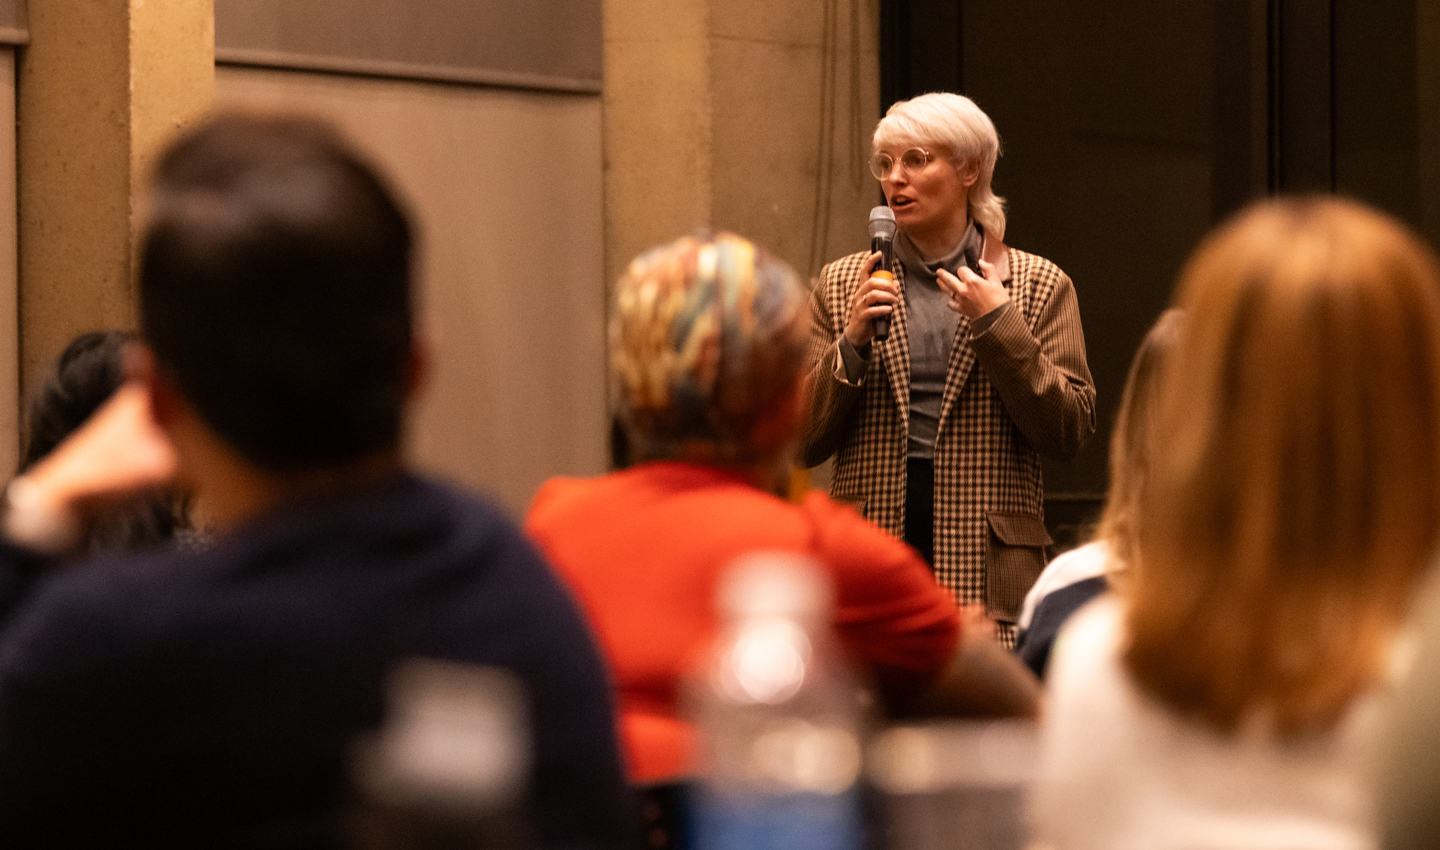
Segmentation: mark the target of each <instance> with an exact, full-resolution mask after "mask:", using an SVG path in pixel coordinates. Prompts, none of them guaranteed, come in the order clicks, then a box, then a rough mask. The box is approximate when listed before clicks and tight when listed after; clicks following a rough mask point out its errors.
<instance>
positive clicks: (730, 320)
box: [610, 233, 805, 460]
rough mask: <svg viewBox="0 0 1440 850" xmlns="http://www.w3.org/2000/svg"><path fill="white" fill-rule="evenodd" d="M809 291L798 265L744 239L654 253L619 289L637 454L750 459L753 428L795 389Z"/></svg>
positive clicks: (619, 333) (622, 388)
mask: <svg viewBox="0 0 1440 850" xmlns="http://www.w3.org/2000/svg"><path fill="white" fill-rule="evenodd" d="M804 303H805V289H804V287H803V286H802V285H801V283H800V280H799V278H798V277H797V276H796V275H795V272H793V271H792V270H791V269H790V267H789V266H787V265H785V264H784V263H783V262H780V261H779V260H776V259H774V258H773V257H771V256H769V255H768V254H766V253H765V252H764V251H762V250H760V249H758V248H756V247H755V246H754V245H753V244H752V243H750V242H749V241H748V240H746V239H743V238H741V237H739V236H736V235H735V234H733V233H717V234H714V235H711V234H708V233H701V234H697V235H696V236H687V237H685V238H683V239H679V240H677V241H675V242H672V243H671V244H669V245H665V246H662V247H659V248H655V249H652V250H650V251H648V252H646V253H644V254H642V255H640V256H639V257H637V258H636V259H635V260H634V261H633V262H632V263H631V264H630V268H629V270H627V271H626V273H625V275H624V277H622V278H621V279H620V282H619V283H618V284H617V286H616V290H615V305H614V309H613V311H612V313H611V319H610V363H611V375H612V378H613V386H614V391H615V393H616V400H615V408H616V410H617V412H618V414H619V416H620V419H621V421H622V422H623V423H624V424H625V427H626V431H627V432H628V434H629V436H630V439H631V441H632V443H633V444H634V448H635V450H636V453H637V455H639V456H641V457H645V458H658V457H676V456H678V455H679V454H680V453H681V452H683V451H685V450H686V449H687V447H690V446H693V445H696V444H708V446H709V447H711V448H713V449H717V450H718V454H719V456H720V457H722V458H724V459H728V460H739V459H743V458H745V457H747V456H748V455H749V454H750V453H751V449H752V448H753V447H751V446H749V445H748V443H747V441H748V438H749V437H750V435H751V431H752V429H753V426H754V425H755V424H756V423H757V422H758V421H759V420H760V419H761V418H762V417H763V416H764V414H765V413H766V412H768V411H769V410H770V409H771V407H772V406H773V405H774V404H775V403H778V402H779V401H780V400H781V398H782V395H783V394H784V393H785V392H786V391H788V390H789V389H790V388H791V387H793V382H794V379H795V377H796V374H797V373H798V371H799V370H800V368H801V366H802V360H803V357H804V331H805V326H804V325H802V324H800V323H799V318H800V316H801V315H803V308H804Z"/></svg>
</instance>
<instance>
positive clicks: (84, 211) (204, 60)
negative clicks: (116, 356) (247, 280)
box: [17, 0, 215, 391]
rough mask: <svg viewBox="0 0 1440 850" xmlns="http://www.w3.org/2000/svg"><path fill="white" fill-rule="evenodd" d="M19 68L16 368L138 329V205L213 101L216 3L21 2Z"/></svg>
mask: <svg viewBox="0 0 1440 850" xmlns="http://www.w3.org/2000/svg"><path fill="white" fill-rule="evenodd" d="M28 12H29V26H30V44H29V45H28V47H26V49H25V50H24V51H22V53H21V67H20V73H19V95H18V104H17V108H18V113H19V119H20V121H19V134H18V140H17V148H18V158H19V179H18V184H19V207H20V214H19V231H20V234H19V235H20V344H21V358H20V362H21V375H22V382H23V384H24V385H25V387H26V389H27V391H28V388H29V385H30V384H33V382H34V381H36V380H37V379H39V378H40V377H41V376H43V375H44V374H45V371H46V370H47V369H48V368H49V365H50V363H51V362H52V361H53V359H54V358H55V356H56V355H57V354H59V352H60V351H61V349H63V348H64V346H65V344H66V343H67V342H69V340H70V339H71V338H73V337H74V336H76V335H77V334H79V333H83V332H85V331H89V330H98V329H106V328H127V327H133V326H134V324H135V316H136V299H135V288H134V283H133V274H132V267H133V264H134V262H135V240H136V235H137V232H138V227H139V225H140V223H141V222H140V217H139V203H138V202H139V201H140V200H141V199H142V198H143V190H144V187H145V182H146V179H147V176H148V174H147V172H148V169H149V168H150V166H151V165H152V163H153V161H154V158H155V156H156V154H157V152H158V151H159V150H160V149H162V148H163V146H164V145H165V143H166V142H168V141H169V139H170V138H171V137H172V136H173V135H174V134H175V133H176V132H177V131H178V130H179V129H180V128H182V127H184V126H186V125H188V124H190V123H192V122H194V121H196V120H197V119H199V118H200V117H202V116H203V115H204V114H205V113H206V112H207V111H208V110H209V109H210V105H211V102H212V100H213V97H214V87H215V34H214V33H215V27H214V6H213V2H212V0H29V2H28Z"/></svg>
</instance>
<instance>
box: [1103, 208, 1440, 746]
mask: <svg viewBox="0 0 1440 850" xmlns="http://www.w3.org/2000/svg"><path fill="white" fill-rule="evenodd" d="M1177 303H1178V305H1179V306H1180V307H1181V308H1182V309H1184V311H1185V314H1186V321H1185V327H1184V330H1183V331H1182V334H1181V339H1180V340H1179V345H1178V347H1177V349H1176V351H1175V352H1174V356H1173V357H1171V358H1169V359H1168V360H1167V363H1166V368H1165V375H1164V380H1163V385H1162V390H1161V397H1160V405H1159V410H1158V412H1157V417H1158V419H1157V425H1158V427H1159V428H1160V429H1161V431H1160V433H1163V434H1164V435H1165V443H1164V449H1163V451H1160V452H1157V453H1156V456H1155V457H1153V458H1152V459H1151V460H1152V464H1151V469H1150V475H1149V478H1148V480H1147V484H1146V497H1145V498H1144V499H1143V500H1142V501H1141V503H1140V505H1139V507H1138V509H1137V511H1136V514H1135V522H1136V529H1137V531H1138V535H1137V537H1136V544H1137V551H1136V553H1135V557H1134V559H1133V564H1132V567H1133V571H1132V575H1131V577H1130V581H1129V583H1128V587H1127V592H1126V597H1127V613H1126V625H1127V636H1128V643H1127V644H1126V646H1125V650H1124V663H1125V666H1126V667H1127V669H1128V670H1129V672H1130V673H1131V674H1132V676H1133V678H1134V679H1135V680H1136V682H1137V683H1138V684H1139V686H1140V687H1141V688H1142V690H1144V691H1146V692H1148V693H1149V694H1151V695H1152V696H1154V697H1156V698H1157V699H1159V700H1160V701H1161V702H1162V703H1163V704H1165V705H1167V706H1168V707H1170V708H1171V709H1173V710H1174V711H1176V712H1178V713H1180V714H1182V715H1188V716H1191V717H1193V718H1196V719H1199V720H1202V721H1204V722H1206V723H1208V724H1209V725H1211V726H1213V727H1216V728H1218V729H1220V730H1223V731H1234V730H1236V729H1237V728H1239V727H1240V726H1242V725H1247V726H1248V725H1249V724H1251V723H1259V724H1260V725H1261V727H1262V728H1267V729H1270V730H1272V731H1274V732H1276V733H1279V734H1282V735H1292V734H1300V733H1305V732H1309V731H1319V730H1323V729H1325V728H1328V727H1329V726H1331V725H1333V724H1334V723H1335V722H1336V721H1338V720H1339V718H1340V717H1341V716H1342V714H1343V713H1344V711H1345V709H1346V707H1347V706H1348V705H1349V703H1350V702H1351V700H1352V698H1353V697H1355V696H1356V695H1357V694H1358V693H1360V692H1361V691H1363V690H1364V689H1366V688H1367V687H1369V686H1371V685H1372V684H1374V683H1375V682H1376V681H1377V680H1378V678H1379V677H1380V675H1381V674H1382V671H1383V667H1384V665H1385V656H1386V654H1387V651H1388V648H1389V645H1390V642H1391V638H1392V637H1393V635H1394V633H1395V632H1396V630H1397V627H1398V625H1399V623H1400V621H1401V619H1402V618H1403V616H1404V614H1405V609H1406V606H1407V604H1408V602H1409V600H1410V598H1411V596H1412V593H1413V592H1414V590H1415V587H1416V583H1417V578H1418V576H1419V575H1420V574H1421V572H1422V570H1423V569H1424V568H1425V565H1426V563H1427V560H1428V558H1429V556H1430V555H1431V553H1432V552H1433V550H1434V548H1435V545H1436V541H1437V531H1440V272H1437V267H1436V261H1435V258H1434V256H1433V255H1432V254H1431V253H1430V252H1429V250H1428V249H1427V248H1425V246H1424V245H1423V244H1422V243H1421V242H1420V241H1419V240H1418V239H1417V238H1416V237H1415V236H1413V235H1412V234H1411V233H1410V232H1409V231H1408V230H1406V229H1405V228H1404V227H1403V226H1402V225H1400V224H1399V223H1397V222H1396V221H1394V220H1392V219H1390V218H1389V217H1387V216H1385V215H1382V214H1380V213H1378V212H1375V211H1373V210H1371V209H1369V208H1366V207H1364V206H1362V205H1360V204H1357V203H1354V202H1350V201H1345V200H1340V199H1335V198H1306V199H1288V200H1277V201H1269V202H1265V203H1261V204H1259V205H1256V206H1254V207H1252V208H1250V209H1249V210H1247V211H1246V212H1244V213H1242V214H1241V215H1240V216H1239V217H1238V218H1236V219H1235V220H1233V221H1232V222H1230V223H1229V224H1227V225H1226V226H1224V227H1222V228H1221V229H1220V230H1219V231H1217V232H1216V233H1215V234H1214V235H1212V236H1211V237H1210V238H1208V239H1207V240H1206V241H1205V242H1204V243H1203V244H1202V245H1201V247H1200V248H1199V249H1198V251H1197V252H1196V254H1195V255H1194V257H1193V258H1192V259H1191V261H1190V262H1189V264H1188V266H1187V267H1186V269H1185V270H1184V272H1183V273H1182V275H1181V278H1180V282H1179V286H1178V289H1177Z"/></svg>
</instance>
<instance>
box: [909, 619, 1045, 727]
mask: <svg viewBox="0 0 1440 850" xmlns="http://www.w3.org/2000/svg"><path fill="white" fill-rule="evenodd" d="M961 612H962V615H963V618H964V623H965V627H964V630H963V631H962V632H961V638H960V645H959V646H958V647H956V649H955V654H954V655H953V656H952V657H951V659H950V664H949V666H947V667H946V668H945V670H944V671H943V672H942V673H941V674H940V676H939V677H938V678H937V679H936V680H935V681H934V682H932V683H931V684H930V686H929V687H927V688H926V689H925V690H924V691H922V692H921V693H920V694H919V695H917V696H916V697H915V698H913V699H911V700H908V701H906V702H905V703H904V704H902V705H897V706H892V707H891V708H892V713H893V714H894V715H896V716H897V717H1036V716H1038V714H1039V711H1040V680H1039V679H1036V678H1035V674H1033V673H1031V672H1030V670H1029V668H1027V667H1026V666H1025V665H1024V664H1022V663H1021V662H1020V660H1019V659H1018V658H1016V657H1015V656H1014V655H1013V654H1011V653H1010V652H1009V651H1008V650H1006V649H1005V647H1003V646H1001V645H1000V644H999V642H997V641H996V640H995V631H994V628H995V627H994V623H992V622H990V620H989V619H988V618H987V617H986V616H985V613H984V609H983V608H982V607H981V606H969V607H966V608H962V609H961Z"/></svg>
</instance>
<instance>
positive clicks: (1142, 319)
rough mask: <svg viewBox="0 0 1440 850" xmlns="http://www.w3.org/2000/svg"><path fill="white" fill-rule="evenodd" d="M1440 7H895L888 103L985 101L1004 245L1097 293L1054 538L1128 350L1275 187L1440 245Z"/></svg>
mask: <svg viewBox="0 0 1440 850" xmlns="http://www.w3.org/2000/svg"><path fill="white" fill-rule="evenodd" d="M1426 5H1427V4H1426V3H1424V2H1423V0H1422V2H1417V1H1416V0H1208V2H1197V1H1196V0H1110V2H1106V3H1090V2H1054V0H948V2H946V1H945V0H881V5H880V11H881V16H880V24H881V32H880V66H881V79H880V91H881V97H882V104H881V105H882V107H888V106H889V105H890V104H891V103H893V102H894V101H896V100H901V99H904V98H908V97H912V96H914V95H916V94H921V93H924V92H927V91H958V92H961V93H963V94H966V95H969V96H970V97H971V98H973V99H974V100H975V101H976V102H977V103H978V104H979V105H980V107H981V108H982V109H984V110H985V111H986V112H987V113H989V115H990V117H991V118H992V119H994V121H995V125H996V127H997V128H998V129H999V131H1000V138H1001V143H1002V147H1003V156H1002V157H1001V159H1000V163H999V165H998V166H997V168H996V172H995V188H996V191H998V192H999V193H1000V194H1001V195H1003V196H1005V197H1006V199H1007V201H1008V203H1009V210H1010V220H1009V225H1008V235H1007V240H1006V241H1007V242H1009V243H1010V244H1012V245H1013V246H1014V247H1016V248H1020V249H1022V250H1026V251H1031V252H1033V253H1037V254H1040V255H1042V256H1045V257H1048V258H1049V259H1051V260H1053V261H1055V262H1056V263H1057V264H1059V265H1060V267H1061V268H1063V269H1065V271H1066V272H1068V273H1069V274H1070V276H1071V278H1072V279H1073V280H1074V281H1075V286H1076V290H1077V292H1078V293H1079V296H1080V308H1081V313H1082V316H1083V319H1084V323H1085V337H1086V343H1087V347H1088V349H1089V359H1090V367H1091V370H1092V372H1093V373H1094V375H1095V381H1096V388H1097V394H1098V415H1099V426H1100V427H1099V430H1098V432H1097V434H1096V436H1095V437H1094V438H1093V439H1092V441H1091V443H1090V444H1089V445H1088V446H1087V447H1086V448H1085V450H1084V451H1083V452H1082V453H1081V455H1080V456H1079V457H1078V458H1076V459H1075V460H1074V461H1072V462H1070V463H1063V464H1061V463H1050V464H1047V466H1046V469H1045V484H1046V491H1047V499H1046V514H1047V520H1048V522H1049V524H1050V525H1051V526H1052V534H1054V536H1055V537H1056V539H1057V541H1072V540H1074V539H1075V538H1076V537H1083V536H1084V535H1085V534H1086V533H1087V532H1086V529H1085V528H1084V526H1085V524H1086V522H1087V521H1088V520H1089V519H1090V518H1091V517H1093V515H1094V514H1095V513H1096V512H1097V511H1098V509H1099V507H1100V504H1101V500H1102V498H1103V494H1104V491H1105V486H1106V458H1107V455H1108V452H1107V447H1108V443H1109V432H1110V423H1111V420H1112V419H1113V417H1114V410H1115V405H1116V404H1117V403H1118V401H1119V395H1120V390H1121V388H1122V387H1123V385H1124V380H1125V372H1126V369H1127V368H1128V366H1129V362H1130V357H1131V355H1132V354H1133V352H1134V350H1135V348H1136V346H1137V345H1138V343H1139V341H1140V338H1141V337H1142V336H1143V335H1144V333H1145V331H1146V330H1147V329H1148V328H1149V326H1150V324H1151V322H1153V321H1154V319H1155V317H1156V316H1157V315H1159V313H1160V311H1161V310H1163V309H1164V307H1165V306H1166V304H1167V303H1168V300H1169V297H1170V290H1171V286H1172V284H1173V281H1174V279H1175V276H1176V274H1177V272H1178V271H1179V269H1180V266H1181V264H1182V263H1183V262H1184V260H1185V258H1186V256H1187V255H1188V254H1189V252H1190V251H1191V249H1192V248H1193V247H1194V246H1195V244H1196V243H1197V242H1198V241H1199V239H1200V238H1201V237H1202V236H1203V235H1204V234H1205V233H1206V232H1207V231H1208V230H1209V229H1210V228H1211V227H1212V226H1214V225H1215V224H1216V223H1218V222H1219V221H1221V220H1223V219H1224V218H1225V217H1227V216H1228V215H1230V214H1231V213H1233V212H1234V211H1235V210H1237V209H1239V208H1240V207H1242V206H1244V205H1245V204H1246V203H1247V202H1248V201H1250V200H1252V199H1255V198H1258V197H1263V196H1265V195H1268V194H1274V193H1277V192H1314V191H1319V192H1330V191H1336V192H1342V193H1345V194H1348V195H1352V196H1355V197H1358V198H1360V199H1362V200H1365V201H1367V202H1369V203H1372V204H1375V205H1376V206H1379V207H1380V208H1382V209H1385V210H1387V211H1389V212H1390V213H1392V214H1394V215H1396V216H1398V217H1400V218H1402V219H1404V220H1405V221H1407V222H1408V223H1410V224H1411V225H1412V226H1413V227H1415V228H1417V229H1418V230H1420V232H1421V233H1423V234H1425V235H1426V236H1427V237H1428V238H1429V239H1430V240H1431V241H1432V244H1433V243H1434V242H1435V241H1436V239H1437V236H1440V232H1437V229H1440V212H1437V207H1440V106H1437V105H1436V104H1437V103H1440V90H1437V89H1440V75H1437V67H1440V65H1437V63H1440V59H1436V58H1434V55H1435V51H1436V50H1437V49H1440V21H1437V20H1435V19H1437V18H1440V12H1434V11H1431V10H1428V9H1426V8H1425V7H1426ZM1427 47H1428V48H1429V49H1428V50H1427ZM1427 86H1428V87H1427ZM1427 98H1428V99H1427Z"/></svg>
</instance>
